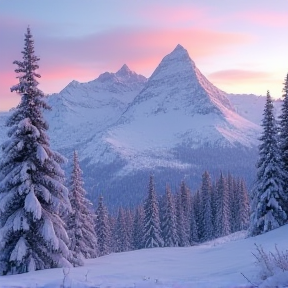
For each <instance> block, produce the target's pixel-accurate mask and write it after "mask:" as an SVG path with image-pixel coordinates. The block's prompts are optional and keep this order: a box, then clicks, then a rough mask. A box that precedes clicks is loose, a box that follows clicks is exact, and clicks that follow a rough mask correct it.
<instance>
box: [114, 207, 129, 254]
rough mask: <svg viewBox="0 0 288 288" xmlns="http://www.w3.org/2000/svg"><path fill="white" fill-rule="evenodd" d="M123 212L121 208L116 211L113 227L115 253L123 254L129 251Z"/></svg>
mask: <svg viewBox="0 0 288 288" xmlns="http://www.w3.org/2000/svg"><path fill="white" fill-rule="evenodd" d="M125 214H126V213H125V211H124V209H123V208H122V207H120V208H119V210H118V216H117V221H116V227H115V238H116V243H117V251H116V252H125V251H129V250H130V242H129V234H128V227H127V223H126V219H125V216H126V215H125Z"/></svg>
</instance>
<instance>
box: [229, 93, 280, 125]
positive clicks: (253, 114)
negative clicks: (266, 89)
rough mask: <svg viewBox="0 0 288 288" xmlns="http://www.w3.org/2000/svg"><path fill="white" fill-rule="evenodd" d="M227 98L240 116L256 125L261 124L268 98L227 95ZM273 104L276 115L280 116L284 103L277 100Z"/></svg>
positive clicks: (251, 95)
mask: <svg viewBox="0 0 288 288" xmlns="http://www.w3.org/2000/svg"><path fill="white" fill-rule="evenodd" d="M227 97H228V99H229V100H230V102H231V103H232V105H233V107H234V108H235V110H236V112H237V113H238V114H239V115H241V116H242V117H243V118H245V119H247V120H249V121H251V122H253V123H255V124H258V125H260V124H261V122H262V119H263V111H264V105H265V102H266V97H263V96H257V95H253V94H227ZM273 104H274V109H275V115H276V116H278V115H279V114H280V112H281V105H282V101H281V100H276V101H274V102H273Z"/></svg>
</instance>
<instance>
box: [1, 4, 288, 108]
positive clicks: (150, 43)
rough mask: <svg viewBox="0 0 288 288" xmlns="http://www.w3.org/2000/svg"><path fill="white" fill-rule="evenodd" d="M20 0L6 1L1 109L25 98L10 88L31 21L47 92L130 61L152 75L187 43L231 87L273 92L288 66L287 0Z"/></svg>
mask: <svg viewBox="0 0 288 288" xmlns="http://www.w3.org/2000/svg"><path fill="white" fill-rule="evenodd" d="M22 2H23V1H21V0H12V1H9V2H8V1H3V2H2V1H1V2H0V37H1V46H0V62H1V66H0V111H3V110H8V109H10V108H11V107H13V106H15V105H17V103H18V102H19V99H20V97H19V95H16V94H15V93H10V87H11V86H12V85H14V84H16V83H17V79H16V78H15V77H16V73H14V69H15V67H14V66H15V65H13V64H12V62H13V61H14V60H21V51H22V49H23V45H24V41H23V40H24V33H25V31H26V28H27V25H30V27H31V30H32V34H33V36H34V40H35V52H36V55H37V56H39V57H40V59H41V60H40V62H39V66H40V69H39V73H40V74H41V76H42V78H41V79H39V82H40V85H39V88H40V89H42V90H43V92H44V93H49V94H50V93H54V92H55V93H57V92H59V91H60V90H62V89H63V88H64V87H65V86H66V85H67V84H68V83H69V82H70V81H72V80H74V79H75V80H77V81H79V82H87V81H91V80H93V79H95V78H97V77H98V75H99V74H101V73H103V72H106V71H109V72H116V71H117V70H118V69H119V68H120V67H121V66H122V65H123V64H124V63H126V64H127V65H128V66H129V68H130V69H132V70H134V71H135V72H136V73H139V74H143V75H144V76H146V77H149V76H150V75H151V74H152V72H153V71H154V69H156V67H157V65H158V64H159V63H160V61H161V59H162V58H163V57H164V56H165V55H166V54H168V53H170V52H171V51H172V50H173V49H174V48H175V47H176V45H177V44H181V45H182V46H184V47H185V48H186V49H187V50H188V52H189V54H190V57H191V58H192V59H193V60H194V62H195V63H196V66H197V67H198V68H199V69H200V71H201V72H202V73H203V74H204V75H205V76H206V77H207V78H208V79H209V80H210V81H211V82H212V83H213V84H214V85H215V86H217V87H219V88H220V89H222V90H223V91H225V92H228V93H239V94H244V93H246V94H250V93H253V94H257V95H265V94H266V91H267V90H268V89H269V90H270V92H271V95H272V96H274V97H275V98H279V97H280V96H281V94H282V88H283V87H282V86H283V84H282V83H283V80H284V78H285V75H286V74H287V72H288V59H287V57H286V51H288V40H287V39H286V37H285V35H286V34H285V33H286V31H287V28H288V18H287V16H286V14H287V13H286V12H285V11H287V9H288V1H283V2H281V3H278V5H273V3H271V1H269V0H262V1H260V0H255V1H253V4H251V1H248V0H243V1H241V3H239V2H237V4H235V3H234V4H233V5H232V4H231V3H230V2H229V1H228V0H227V1H226V0H223V1H221V5H219V4H218V5H217V3H215V1H212V0H205V1H200V0H198V1H193V4H191V3H190V2H189V1H184V0H180V1H177V3H176V1H169V0H167V1H164V0H159V1H157V3H155V1H152V0H148V1H146V2H135V1H132V0H123V1H121V4H120V3H119V1H118V2H117V1H116V0H107V2H106V1H105V3H103V2H102V3H101V4H98V5H97V4H96V3H92V2H91V1H88V0H84V1H79V0H77V1H76V0H75V1H74V0H69V1H68V0H63V1H60V2H59V3H58V2H57V3H56V0H52V1H51V0H42V1H41V3H38V2H33V1H30V0H28V1H27V2H25V3H22ZM54 4H55V5H54ZM112 4H113V5H112ZM56 8H57V9H56Z"/></svg>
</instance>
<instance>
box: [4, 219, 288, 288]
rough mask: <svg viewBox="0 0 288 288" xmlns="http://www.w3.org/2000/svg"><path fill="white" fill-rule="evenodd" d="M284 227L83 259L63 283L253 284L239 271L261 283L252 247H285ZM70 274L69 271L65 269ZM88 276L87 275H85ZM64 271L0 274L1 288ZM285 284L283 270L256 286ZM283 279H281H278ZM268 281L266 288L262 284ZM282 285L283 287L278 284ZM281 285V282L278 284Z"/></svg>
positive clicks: (74, 286) (51, 278)
mask: <svg viewBox="0 0 288 288" xmlns="http://www.w3.org/2000/svg"><path fill="white" fill-rule="evenodd" d="M287 236H288V225H285V226H283V227H281V228H278V229H275V230H273V231H271V232H268V233H266V234H264V235H260V236H256V237H252V238H247V239H244V237H245V231H244V232H243V231H242V232H237V233H234V234H231V235H229V236H226V237H222V238H218V239H215V240H213V241H210V242H206V243H204V244H202V245H199V246H193V247H184V248H154V249H142V250H136V251H131V252H123V253H113V254H110V255H106V256H103V257H99V258H96V259H90V260H85V265H84V266H82V267H77V268H71V269H70V271H69V275H68V276H67V278H66V280H65V281H64V282H65V283H64V287H71V288H92V287H93V288H96V287H97V288H98V287H99V288H108V287H109V288H194V287H197V288H198V287H200V288H204V287H205V288H206V287H207V288H208V287H210V288H213V287H215V288H216V287H221V288H225V287H226V288H228V287H233V288H234V287H251V284H250V283H249V282H248V281H247V280H246V279H245V278H244V277H243V276H242V275H241V273H243V274H244V275H245V276H246V277H247V278H249V279H250V280H251V281H252V282H253V283H255V284H259V282H260V281H259V279H258V273H259V268H258V267H257V266H255V264H254V262H255V258H254V256H253V255H252V253H251V252H255V251H256V249H255V245H254V243H256V244H257V245H262V246H263V247H264V249H265V251H274V250H275V249H274V246H275V244H277V247H278V248H279V250H286V249H287ZM66 272H68V271H66ZM86 274H87V277H86ZM63 278H64V277H63V269H50V270H42V271H36V272H30V273H26V274H19V275H13V276H2V277H0V287H1V288H16V287H17V288H36V287H37V288H58V287H61V285H62V284H63ZM286 280H287V282H288V277H287V273H286V274H285V273H280V274H279V275H277V279H276V280H275V279H268V280H266V282H264V283H263V284H262V285H259V287H262V288H263V287H270V288H271V287H276V286H273V285H276V284H275V283H277V281H282V283H283V281H286ZM280 283H281V282H280ZM266 285H270V286H266ZM280 287H281V286H280ZM282 287H285V286H282Z"/></svg>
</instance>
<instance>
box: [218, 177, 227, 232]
mask: <svg viewBox="0 0 288 288" xmlns="http://www.w3.org/2000/svg"><path fill="white" fill-rule="evenodd" d="M229 213H230V208H229V195H228V187H227V181H226V179H225V178H224V176H223V174H222V173H221V174H220V178H219V180H218V181H217V184H216V215H215V225H216V227H215V229H216V230H215V232H216V235H215V237H221V236H225V235H228V234H230V215H229Z"/></svg>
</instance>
